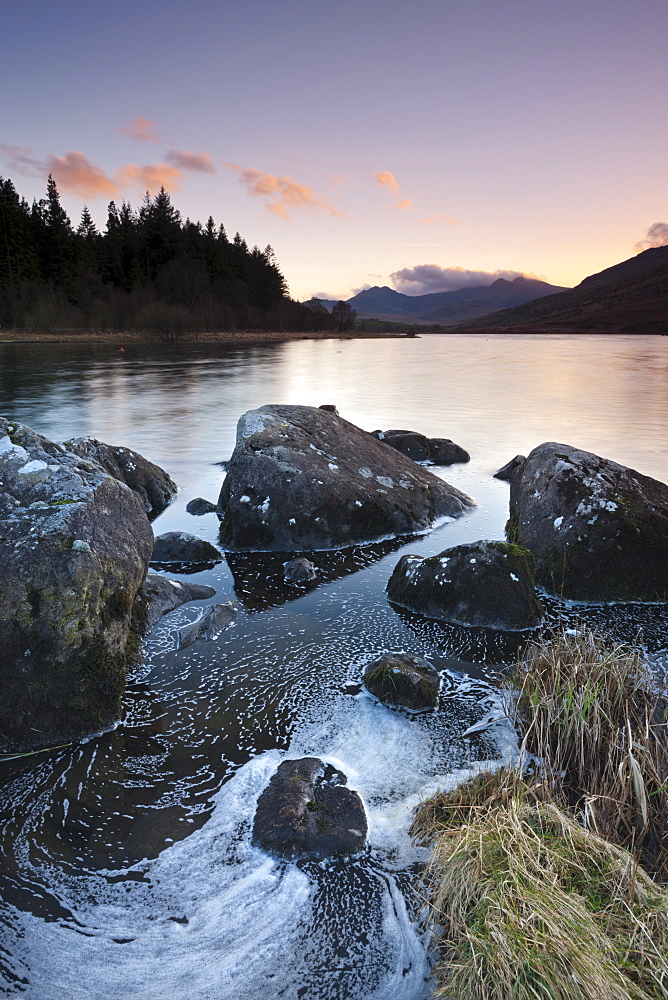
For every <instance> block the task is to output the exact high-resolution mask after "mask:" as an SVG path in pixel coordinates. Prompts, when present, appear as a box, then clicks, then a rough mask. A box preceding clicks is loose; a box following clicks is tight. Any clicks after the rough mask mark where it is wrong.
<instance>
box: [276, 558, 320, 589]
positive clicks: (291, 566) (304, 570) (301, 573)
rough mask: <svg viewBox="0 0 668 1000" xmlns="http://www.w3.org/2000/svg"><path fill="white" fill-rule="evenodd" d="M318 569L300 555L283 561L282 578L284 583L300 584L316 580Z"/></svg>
mask: <svg viewBox="0 0 668 1000" xmlns="http://www.w3.org/2000/svg"><path fill="white" fill-rule="evenodd" d="M317 577H318V571H317V569H316V568H315V565H314V564H313V563H312V562H311V560H310V559H305V558H304V557H303V556H300V557H299V558H298V559H290V560H288V562H284V563H283V580H284V581H285V583H291V584H300V583H309V581H311V580H316V579H317Z"/></svg>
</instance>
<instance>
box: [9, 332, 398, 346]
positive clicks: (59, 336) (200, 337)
mask: <svg viewBox="0 0 668 1000" xmlns="http://www.w3.org/2000/svg"><path fill="white" fill-rule="evenodd" d="M386 338H394V339H400V340H410V339H413V335H412V334H411V335H410V336H407V335H406V334H405V333H398V332H396V331H388V332H376V331H374V332H373V333H372V332H368V333H367V332H365V331H351V332H350V333H336V332H335V331H333V330H318V331H313V330H311V331H309V332H303V333H296V332H294V331H289V330H280V331H279V330H234V331H231V330H230V331H227V330H225V331H221V332H219V333H209V332H205V333H189V334H183V335H180V336H177V337H174V338H173V339H165V338H163V337H160V336H158V335H157V334H150V333H137V332H130V331H127V330H126V331H123V330H111V331H104V330H85V331H79V330H53V331H46V332H43V333H42V332H40V333H37V331H35V330H7V331H0V344H38V343H39V344H103V343H109V344H114V345H116V344H121V345H125V344H161V345H162V346H163V347H173V346H177V345H179V344H218V343H221V344H224V343H232V342H234V341H242V342H244V343H250V342H252V341H264V342H273V341H281V340H379V339H383V340H384V339H386Z"/></svg>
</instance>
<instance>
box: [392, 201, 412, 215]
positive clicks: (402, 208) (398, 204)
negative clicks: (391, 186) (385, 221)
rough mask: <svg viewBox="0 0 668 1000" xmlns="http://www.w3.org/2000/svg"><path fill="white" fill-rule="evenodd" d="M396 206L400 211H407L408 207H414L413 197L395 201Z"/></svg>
mask: <svg viewBox="0 0 668 1000" xmlns="http://www.w3.org/2000/svg"><path fill="white" fill-rule="evenodd" d="M394 207H395V208H398V209H399V211H400V212H405V211H406V210H407V209H409V208H412V207H413V199H412V198H404V200H403V201H396V202H395V203H394Z"/></svg>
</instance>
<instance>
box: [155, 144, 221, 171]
mask: <svg viewBox="0 0 668 1000" xmlns="http://www.w3.org/2000/svg"><path fill="white" fill-rule="evenodd" d="M165 160H166V161H167V163H171V164H172V166H174V167H178V169H179V170H192V171H194V172H195V173H199V174H215V173H216V166H215V164H214V162H213V160H212V159H211V157H210V156H209V154H208V153H189V152H188V151H187V150H185V149H168V150H167V152H166V153H165Z"/></svg>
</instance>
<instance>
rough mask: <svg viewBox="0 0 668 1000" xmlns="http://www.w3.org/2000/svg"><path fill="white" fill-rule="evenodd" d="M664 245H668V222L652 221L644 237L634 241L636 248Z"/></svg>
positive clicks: (648, 248) (647, 248) (646, 248)
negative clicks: (636, 241) (637, 241)
mask: <svg viewBox="0 0 668 1000" xmlns="http://www.w3.org/2000/svg"><path fill="white" fill-rule="evenodd" d="M665 246H668V222H654V223H652V225H651V226H650V227H649V229H648V230H647V233H646V235H645V239H644V240H640V242H639V243H636V250H650V249H652V248H653V247H665Z"/></svg>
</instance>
